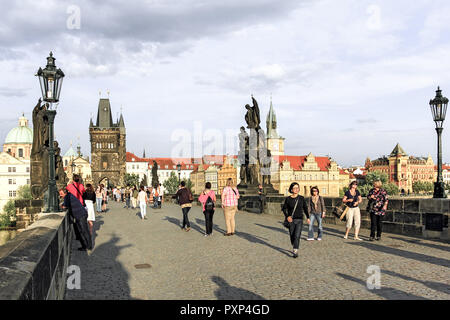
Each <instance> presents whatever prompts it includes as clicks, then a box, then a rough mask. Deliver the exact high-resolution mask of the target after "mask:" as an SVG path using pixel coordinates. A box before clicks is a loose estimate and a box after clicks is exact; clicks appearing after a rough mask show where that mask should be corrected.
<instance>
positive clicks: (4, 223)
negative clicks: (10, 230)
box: [0, 199, 16, 229]
mask: <svg viewBox="0 0 450 320" xmlns="http://www.w3.org/2000/svg"><path fill="white" fill-rule="evenodd" d="M3 212H4V213H3V214H1V215H0V229H2V228H7V227H12V226H13V224H14V221H15V220H16V207H15V205H14V200H13V199H11V200H8V202H7V203H6V204H5V206H4V207H3Z"/></svg>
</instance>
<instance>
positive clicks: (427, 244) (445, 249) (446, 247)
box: [389, 236, 450, 252]
mask: <svg viewBox="0 0 450 320" xmlns="http://www.w3.org/2000/svg"><path fill="white" fill-rule="evenodd" d="M389 238H391V239H394V240H400V241H404V242H408V243H411V244H418V245H421V246H424V247H429V248H433V249H438V250H444V251H446V252H449V251H450V246H441V245H438V244H433V243H423V242H422V240H425V239H414V240H411V239H403V238H399V237H392V236H390V237H389ZM426 240H428V239H426Z"/></svg>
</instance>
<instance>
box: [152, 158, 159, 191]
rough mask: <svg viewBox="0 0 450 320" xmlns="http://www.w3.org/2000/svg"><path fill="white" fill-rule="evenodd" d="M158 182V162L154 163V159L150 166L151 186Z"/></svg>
mask: <svg viewBox="0 0 450 320" xmlns="http://www.w3.org/2000/svg"><path fill="white" fill-rule="evenodd" d="M157 184H159V178H158V163H156V161H155V160H153V167H152V187H154V186H155V185H157Z"/></svg>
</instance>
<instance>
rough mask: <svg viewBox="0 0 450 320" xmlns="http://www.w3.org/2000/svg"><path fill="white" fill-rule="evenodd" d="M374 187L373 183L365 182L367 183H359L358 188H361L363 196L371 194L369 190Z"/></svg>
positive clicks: (360, 191)
mask: <svg viewBox="0 0 450 320" xmlns="http://www.w3.org/2000/svg"><path fill="white" fill-rule="evenodd" d="M372 188H373V185H372V184H368V183H365V184H363V185H359V186H358V190H359V193H361V197H363V198H364V197H367V195H368V194H369V191H370V189H372Z"/></svg>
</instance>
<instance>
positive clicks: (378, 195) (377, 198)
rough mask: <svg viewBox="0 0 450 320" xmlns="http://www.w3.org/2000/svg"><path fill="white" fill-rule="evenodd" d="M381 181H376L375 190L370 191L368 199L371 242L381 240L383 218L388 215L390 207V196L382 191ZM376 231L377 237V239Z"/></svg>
mask: <svg viewBox="0 0 450 320" xmlns="http://www.w3.org/2000/svg"><path fill="white" fill-rule="evenodd" d="M381 185H382V183H381V181H375V182H374V183H373V188H372V189H370V191H369V194H368V195H367V199H369V203H368V205H367V209H368V210H367V212H369V214H370V238H369V241H373V240H374V239H375V240H380V239H381V225H382V222H381V220H382V218H383V216H384V215H385V214H386V209H387V205H388V202H389V200H388V194H387V192H386V190H384V189H381ZM375 231H376V232H377V237H376V238H375Z"/></svg>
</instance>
